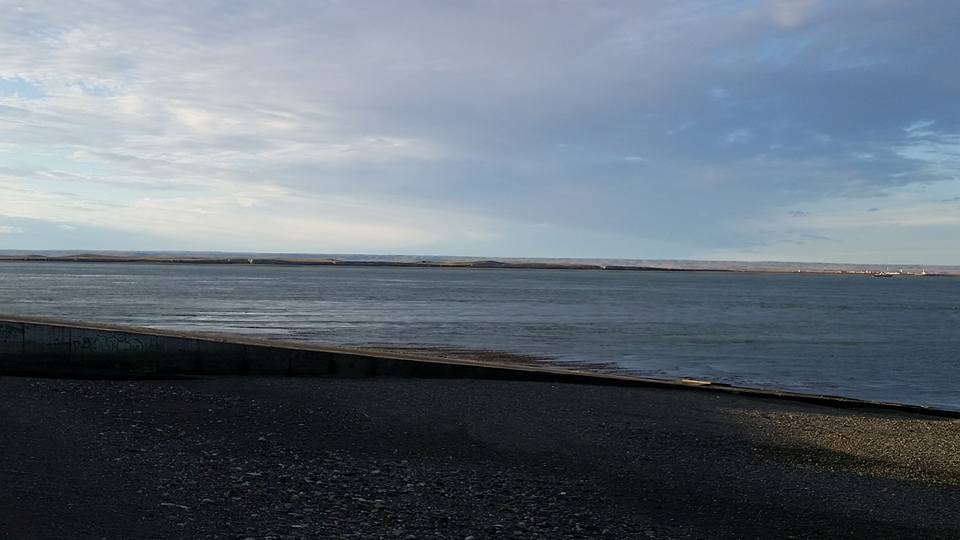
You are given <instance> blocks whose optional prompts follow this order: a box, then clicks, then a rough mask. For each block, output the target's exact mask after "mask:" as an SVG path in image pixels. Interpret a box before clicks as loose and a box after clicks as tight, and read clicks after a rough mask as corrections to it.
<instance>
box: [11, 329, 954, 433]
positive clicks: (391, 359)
mask: <svg viewBox="0 0 960 540" xmlns="http://www.w3.org/2000/svg"><path fill="white" fill-rule="evenodd" d="M2 324H21V325H39V326H40V327H51V328H56V329H60V330H64V329H66V330H69V329H71V328H72V329H76V330H78V331H80V332H81V333H83V334H87V335H88V336H90V335H91V334H89V333H90V332H93V333H97V332H106V333H107V336H106V337H107V338H109V336H110V334H113V333H116V334H118V335H122V336H123V339H124V340H126V339H128V338H129V337H137V336H141V337H152V338H161V339H162V338H172V339H173V340H174V342H173V343H174V344H173V345H172V346H173V347H174V350H180V349H178V346H177V345H175V343H176V342H177V341H179V340H186V341H187V342H193V343H208V344H210V346H212V347H213V354H214V356H216V357H217V358H218V361H219V359H220V358H222V357H223V355H227V354H242V355H243V356H247V352H246V350H247V348H248V347H252V348H253V349H254V350H256V351H262V352H258V353H257V354H256V355H257V356H258V357H260V361H261V362H263V363H264V365H265V367H267V370H268V371H267V372H269V373H270V374H273V375H287V376H290V375H293V376H302V375H304V374H305V375H306V376H320V377H323V376H330V375H333V376H337V373H338V369H339V368H337V369H334V370H333V371H332V372H331V371H326V370H320V371H314V370H312V369H311V370H308V371H306V372H305V373H304V374H297V373H292V372H291V371H290V369H291V366H290V364H289V362H290V360H289V359H288V360H287V367H286V368H282V367H279V366H278V364H277V362H276V361H274V360H271V358H270V357H271V356H277V355H288V356H289V355H295V356H296V355H302V354H306V355H311V354H315V355H316V354H318V355H325V356H329V355H333V356H334V357H337V356H342V357H345V358H348V359H352V360H349V364H348V365H349V366H350V367H348V369H350V370H354V368H353V366H354V364H356V361H357V360H361V361H362V362H361V363H362V364H364V367H362V368H360V370H359V371H356V370H354V371H353V373H352V374H348V375H346V376H352V377H357V376H360V377H375V378H379V377H401V378H402V377H414V378H418V377H420V378H422V377H440V378H466V379H470V378H485V377H493V378H507V379H510V378H513V379H517V380H543V381H555V382H561V381H562V382H574V383H580V384H585V385H601V386H627V387H656V388H667V389H674V390H693V391H700V392H707V393H725V394H733V395H742V396H746V397H756V398H766V399H780V400H785V401H796V402H806V403H814V404H819V405H824V406H828V407H833V408H838V409H843V408H852V409H856V408H862V409H878V410H894V411H900V412H906V413H911V414H923V415H929V416H934V417H942V418H960V410H953V409H946V408H938V407H930V406H924V405H918V404H909V403H897V402H885V401H877V400H867V399H859V398H853V397H845V396H836V395H827V394H816V393H805V392H793V391H789V390H778V389H767V388H752V387H741V386H734V385H730V384H726V383H721V382H714V381H709V380H701V379H692V378H680V379H663V378H654V377H646V376H641V375H636V374H631V373H630V372H629V371H625V370H622V369H620V368H615V369H610V368H611V365H610V364H608V363H582V364H579V365H578V364H577V363H573V362H562V361H557V360H549V359H546V362H544V361H543V360H544V359H540V358H536V357H531V356H524V355H518V354H513V353H504V352H497V351H470V350H465V349H458V348H454V347H442V348H436V347H433V348H424V347H414V348H413V349H409V348H405V347H397V346H393V347H378V346H373V347H336V346H324V345H318V344H311V343H306V342H300V341H284V340H278V339H264V338H255V337H248V336H243V335H236V334H222V333H207V332H203V333H201V332H185V331H175V330H164V329H158V328H150V327H138V326H130V325H117V324H108V323H89V322H80V321H73V320H64V319H53V318H41V317H22V316H12V315H0V325H2ZM60 330H58V331H57V334H56V335H59V332H60ZM2 337H3V336H2V335H0V338H2ZM4 339H8V338H4ZM19 339H20V340H21V345H20V346H21V347H23V346H24V345H23V344H22V340H23V339H24V337H23V335H21V336H19ZM57 339H61V338H57ZM88 339H89V337H88ZM67 340H68V341H67V342H65V343H62V344H61V345H67V346H68V347H69V346H70V345H71V343H72V342H73V340H71V339H70V338H67ZM78 344H79V343H78ZM0 345H4V342H3V340H0ZM61 345H55V347H60V346H61ZM5 346H6V347H7V351H9V348H10V346H14V347H16V344H14V343H10V342H7V344H6V345H5ZM222 347H226V349H225V351H229V352H219V353H217V352H215V351H217V350H218V348H222ZM46 350H48V354H49V353H52V352H53V350H59V351H61V352H60V353H58V354H63V353H64V352H66V354H67V355H68V356H69V349H66V350H63V349H46ZM3 352H5V351H4V350H3V347H0V353H3ZM89 352H90V351H87V350H86V349H84V353H83V354H89ZM7 354H8V355H9V354H10V353H9V352H7ZM97 354H99V353H94V356H93V357H89V356H88V359H89V358H95V357H96V355H97ZM105 354H106V356H104V359H108V360H109V359H110V358H113V357H117V355H118V351H117V350H112V351H105ZM178 354H180V353H178ZM14 356H16V354H15V355H14ZM122 356H123V353H122V351H120V356H119V357H122ZM154 356H156V353H154ZM161 356H162V354H161ZM119 357H118V358H119ZM109 361H110V362H115V361H116V360H109ZM398 362H399V363H403V364H407V365H410V366H418V365H419V366H423V367H424V368H425V369H427V370H428V372H429V373H430V374H427V373H428V372H424V373H421V374H420V375H417V374H413V373H412V372H410V371H409V370H408V368H403V367H399V366H398V365H397V363H398ZM377 363H384V364H386V365H389V366H390V367H389V368H387V370H386V371H384V372H383V373H380V374H379V375H378V374H375V373H377V372H379V370H377V369H376V368H375V366H376V364H377ZM13 365H14V366H17V365H19V364H17V363H14V364H13ZM114 365H119V364H114ZM172 366H173V371H169V370H168V371H164V372H162V373H161V372H157V371H156V369H155V368H154V369H151V370H147V371H144V370H143V369H142V368H139V369H138V370H136V371H130V370H129V368H126V369H112V370H111V368H107V367H105V365H101V366H99V367H97V368H95V369H93V370H90V369H88V368H85V367H84V364H82V363H80V364H76V363H69V364H67V365H62V366H60V367H59V368H57V369H56V370H49V369H47V368H45V367H44V364H40V365H37V366H36V367H29V366H23V365H19V367H14V368H12V369H11V367H10V365H7V366H6V367H2V369H0V375H3V374H7V375H16V374H22V375H27V376H46V375H49V376H53V377H62V376H65V375H66V376H71V375H72V376H80V377H93V378H97V377H104V376H106V377H115V376H117V375H122V376H135V377H136V376H145V377H154V378H156V377H157V376H165V375H174V376H190V375H197V374H200V375H202V374H204V373H205V372H202V371H201V372H198V371H196V367H194V368H190V367H189V364H187V365H184V364H181V363H178V362H176V361H174V362H173V363H172ZM603 369H605V370H606V371H601V370H603ZM371 370H372V371H371ZM415 370H416V369H415V368H414V371H415ZM431 370H432V371H431ZM213 373H217V374H239V375H248V374H256V373H257V372H256V371H251V369H250V366H249V365H248V364H247V363H245V362H242V361H240V362H233V363H230V364H228V365H227V366H226V367H221V368H220V369H219V370H218V371H215V372H213ZM265 373H266V372H265ZM484 373H488V374H487V375H484ZM340 376H343V374H341V375H340Z"/></svg>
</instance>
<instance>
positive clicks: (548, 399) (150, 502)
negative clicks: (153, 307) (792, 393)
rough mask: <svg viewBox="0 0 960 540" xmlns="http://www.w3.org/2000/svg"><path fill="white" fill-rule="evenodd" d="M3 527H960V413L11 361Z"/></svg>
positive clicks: (628, 531)
mask: <svg viewBox="0 0 960 540" xmlns="http://www.w3.org/2000/svg"><path fill="white" fill-rule="evenodd" d="M0 395H2V396H3V397H2V399H0V426H2V432H0V433H2V435H0V455H2V456H4V461H3V463H2V464H0V485H2V486H3V489H2V490H0V536H3V537H5V538H120V537H136V538H170V537H179V538H247V537H253V538H270V537H272V538H331V537H333V538H349V537H354V538H460V539H463V538H469V537H473V538H475V539H480V538H497V537H509V538H770V537H801V538H803V537H807V538H823V537H845V538H957V537H960V519H958V517H960V462H958V454H960V452H958V449H960V422H958V421H956V420H948V419H939V418H932V417H923V416H915V415H907V414H902V413H895V412H884V411H876V410H857V409H843V410H837V409H832V408H828V407H823V406H817V405H812V404H804V403H795V402H787V401H779V400H771V399H760V398H748V397H743V396H736V395H726V394H716V393H706V392H696V391H676V390H670V389H658V388H619V387H598V386H589V385H572V384H549V383H532V382H512V381H493V380H487V381H479V380H417V379H386V378H383V379H326V378H312V379H305V378H304V379H296V378H261V377H224V378H215V379H214V378H208V379H195V380H179V381H96V380H92V381H78V380H60V379H32V378H14V377H0Z"/></svg>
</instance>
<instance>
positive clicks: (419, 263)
mask: <svg viewBox="0 0 960 540" xmlns="http://www.w3.org/2000/svg"><path fill="white" fill-rule="evenodd" d="M5 261H6V262H17V261H20V262H24V261H29V262H51V263H66V262H87V263H153V264H259V265H299V266H388V267H420V268H515V269H544V270H611V271H617V270H620V271H661V272H662V271H672V272H768V273H770V272H772V273H815V274H852V275H871V276H877V277H895V276H901V277H902V276H924V277H929V276H960V267H958V266H923V265H916V264H905V265H888V264H847V263H809V262H774V261H770V262H744V261H694V260H647V259H564V258H549V259H548V258H517V257H504V258H497V259H490V258H478V257H441V256H412V255H349V254H346V255H344V254H331V255H327V254H309V253H306V254H299V253H298V254H286V253H268V254H264V253H217V252H159V251H144V252H115V251H110V252H71V251H18V250H0V262H5Z"/></svg>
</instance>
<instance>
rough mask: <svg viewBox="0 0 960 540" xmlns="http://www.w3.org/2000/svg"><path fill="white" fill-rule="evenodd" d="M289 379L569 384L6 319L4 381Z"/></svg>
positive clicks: (512, 371) (505, 370)
mask: <svg viewBox="0 0 960 540" xmlns="http://www.w3.org/2000/svg"><path fill="white" fill-rule="evenodd" d="M2 373H6V374H37V375H69V376H165V375H243V374H256V375H288V376H341V377H370V376H400V377H458V378H500V379H518V380H550V381H563V380H570V379H573V378H576V377H579V376H580V375H578V374H577V373H576V372H566V371H564V370H543V369H529V368H525V367H523V366H516V367H515V366H508V365H494V364H488V363H480V362H469V361H448V360H443V361H440V360H436V359H429V358H422V357H414V356H403V355H400V356H397V355H385V354H379V353H377V354H373V353H364V352H362V351H354V350H347V349H335V348H325V347H313V346H309V345H302V344H293V343H282V342H273V341H265V340H256V339H246V338H242V337H236V336H217V335H206V334H193V333H184V332H172V331H163V330H154V329H147V328H136V327H124V326H116V325H100V324H84V323H77V322H73V321H60V320H53V319H36V318H21V317H4V318H0V374H2Z"/></svg>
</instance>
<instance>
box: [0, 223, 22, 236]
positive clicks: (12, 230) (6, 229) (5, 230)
mask: <svg viewBox="0 0 960 540" xmlns="http://www.w3.org/2000/svg"><path fill="white" fill-rule="evenodd" d="M22 232H23V229H21V228H20V227H14V226H12V225H0V235H7V234H20V233H22Z"/></svg>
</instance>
